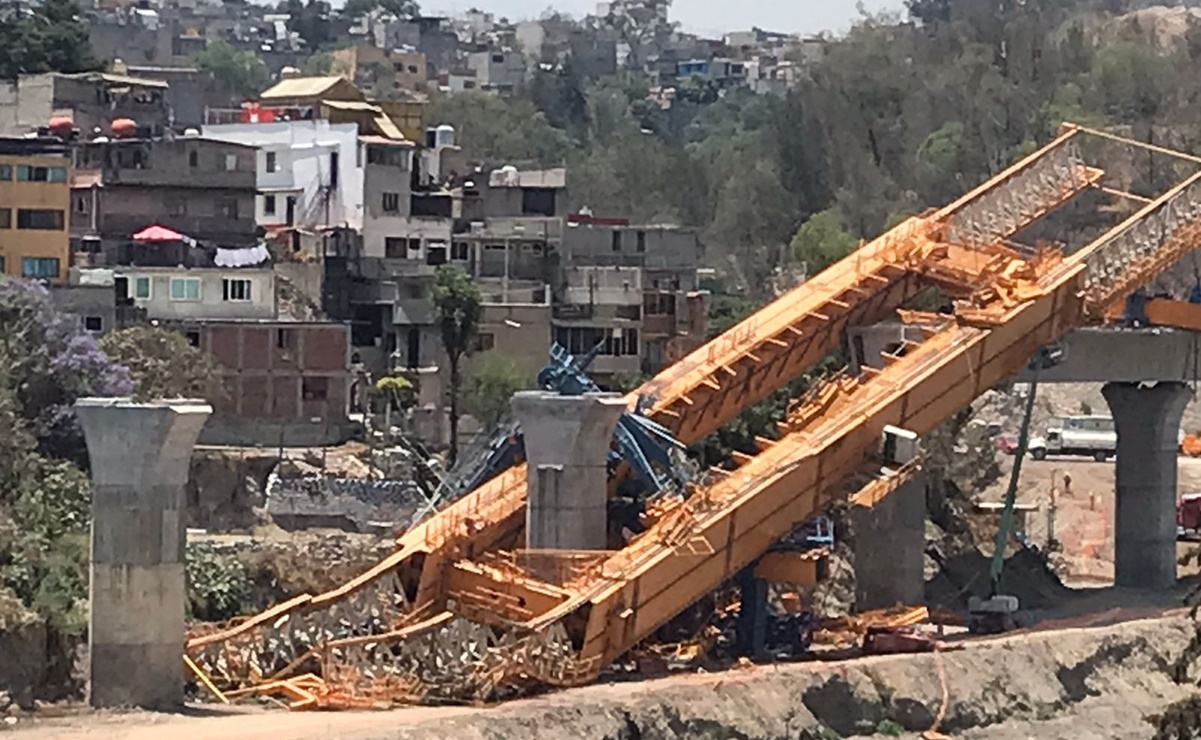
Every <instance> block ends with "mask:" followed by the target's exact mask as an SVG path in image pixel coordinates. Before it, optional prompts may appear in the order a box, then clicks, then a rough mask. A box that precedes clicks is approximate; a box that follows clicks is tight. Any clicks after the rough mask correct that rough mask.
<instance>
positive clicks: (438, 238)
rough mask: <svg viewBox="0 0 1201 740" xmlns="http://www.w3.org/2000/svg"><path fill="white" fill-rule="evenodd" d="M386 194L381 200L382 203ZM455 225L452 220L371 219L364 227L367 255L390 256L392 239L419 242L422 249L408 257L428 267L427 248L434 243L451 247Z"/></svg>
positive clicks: (415, 217)
mask: <svg viewBox="0 0 1201 740" xmlns="http://www.w3.org/2000/svg"><path fill="white" fill-rule="evenodd" d="M382 198H383V196H382V194H380V197H379V198H378V200H380V202H382ZM453 226H454V224H453V222H452V221H451V219H449V218H427V217H418V216H379V217H368V218H367V219H366V221H365V222H364V224H363V254H364V255H365V256H367V257H376V258H382V257H384V256H385V255H386V254H387V253H388V252H387V243H388V239H390V238H395V239H408V240H412V239H418V240H420V241H421V246H420V249H418V250H416V251H413V250H410V249H406V254H408V255H412V256H413V259H412V260H410V261H412V262H415V263H416V264H417V265H424V264H425V261H426V256H427V251H426V249H427V247H428V246H429V245H430V243H431V242H437V243H439V244H441V245H445V246H446V247H447V248H449V247H450V237H451V230H452V228H453Z"/></svg>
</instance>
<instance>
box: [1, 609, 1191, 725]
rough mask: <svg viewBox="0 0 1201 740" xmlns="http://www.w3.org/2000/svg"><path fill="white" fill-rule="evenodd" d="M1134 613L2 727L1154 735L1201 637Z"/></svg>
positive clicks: (1187, 627) (1183, 689) (1170, 620)
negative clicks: (547, 683)
mask: <svg viewBox="0 0 1201 740" xmlns="http://www.w3.org/2000/svg"><path fill="white" fill-rule="evenodd" d="M1130 616H1131V614H1130V613H1125V614H1123V613H1120V612H1115V613H1111V614H1110V615H1109V616H1108V617H1107V620H1109V621H1117V622H1118V623H1117V624H1108V625H1106V626H1104V627H1088V628H1081V627H1079V626H1073V625H1072V624H1071V623H1060V624H1055V625H1053V626H1055V627H1057V628H1058V629H1057V630H1056V631H1053V632H1052V631H1046V630H1033V631H1026V632H1021V633H1016V634H1011V635H1007V636H1004V637H999V638H989V639H977V640H973V641H972V642H971V643H969V644H968V645H967V646H966V647H965V648H964V649H962V650H958V651H950V652H942V653H935V654H924V655H900V656H879V657H871V658H861V659H858V660H852V661H846V662H842V663H837V664H832V663H821V662H811V663H798V664H790V665H772V666H761V667H753V668H749V669H745V670H736V671H730V672H726V673H720V674H707V673H694V674H687V675H678V676H673V677H670V678H665V679H659V680H654V681H646V682H642V683H616V684H608V685H596V686H590V687H586V688H582V689H576V690H572V691H563V692H557V693H552V694H548V695H546V696H543V697H538V698H533V699H527V700H522V701H516V702H511V703H508V704H504V705H502V706H499V707H494V708H418V709H403V710H396V711H390V712H380V713H363V712H346V713H331V714H289V713H287V712H283V711H278V710H277V711H264V710H262V709H257V708H250V709H243V708H233V709H230V708H211V707H193V708H190V709H189V710H187V711H186V712H184V713H181V714H156V713H149V712H132V713H125V714H119V713H97V714H89V715H86V716H67V717H59V718H44V717H43V718H39V719H37V720H32V721H31V720H28V719H24V718H22V719H20V720H18V721H17V722H16V724H15V725H11V726H6V725H4V724H2V723H0V736H5V735H7V736H8V737H12V738H13V739H14V740H51V738H56V739H57V738H63V739H64V740H75V739H77V738H89V737H112V738H124V739H126V740H157V739H158V738H164V737H169V738H172V740H201V739H202V738H218V737H219V738H225V739H228V740H250V739H251V738H271V739H272V740H290V739H292V738H308V737H331V738H333V737H336V738H361V739H362V740H374V739H376V738H379V739H381V740H382V739H383V738H395V739H396V740H443V739H444V738H467V739H470V740H503V739H505V738H546V739H547V740H560V739H563V740H567V738H571V739H572V740H592V739H594V738H595V739H596V740H601V738H604V739H605V740H635V738H639V739H641V740H677V739H678V740H683V739H684V738H748V739H750V738H754V739H755V740H777V739H778V740H784V738H789V740H794V739H796V738H801V739H802V740H806V739H807V740H815V739H816V738H829V737H851V736H869V737H870V736H898V734H897V731H898V730H903V731H905V732H907V733H911V734H904V735H900V736H904V737H917V735H915V734H912V733H921V732H924V731H926V730H928V729H931V728H932V727H933V726H937V727H938V728H939V729H940V730H941V731H942V732H945V733H947V734H948V735H951V736H954V737H965V738H977V737H978V738H985V737H987V738H999V739H1000V740H1019V739H1022V740H1024V739H1025V738H1031V737H1038V738H1064V740H1067V738H1073V740H1078V739H1080V738H1147V737H1149V736H1150V734H1151V727H1150V725H1149V724H1148V723H1147V721H1146V718H1147V717H1148V716H1150V715H1152V714H1154V713H1155V712H1158V711H1160V710H1162V708H1163V707H1164V706H1165V705H1166V704H1167V703H1169V702H1171V701H1174V700H1176V699H1180V698H1183V697H1184V696H1187V695H1188V694H1189V692H1190V691H1192V690H1193V689H1192V687H1190V686H1188V685H1183V686H1182V685H1178V684H1175V683H1174V682H1173V681H1172V680H1171V679H1170V677H1169V675H1168V672H1167V667H1168V666H1169V665H1170V664H1171V663H1172V661H1174V660H1175V658H1176V656H1178V655H1179V654H1180V651H1181V650H1182V649H1183V648H1184V646H1185V645H1186V643H1187V642H1188V640H1189V637H1190V636H1191V635H1192V634H1193V631H1194V628H1193V625H1192V623H1191V622H1190V621H1189V620H1187V619H1184V618H1182V617H1181V616H1179V615H1175V614H1173V615H1169V616H1161V617H1158V618H1155V619H1143V620H1136V621H1123V620H1124V619H1127V618H1129V617H1130ZM1093 621H1096V620H1093ZM1101 621H1102V622H1104V621H1106V619H1103V620H1101ZM6 728H7V730H8V732H7V733H6V732H5V729H6ZM877 733H883V734H881V735H877Z"/></svg>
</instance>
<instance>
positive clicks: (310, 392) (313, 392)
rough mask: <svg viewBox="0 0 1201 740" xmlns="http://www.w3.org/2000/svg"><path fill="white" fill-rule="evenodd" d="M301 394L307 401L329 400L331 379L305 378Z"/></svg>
mask: <svg viewBox="0 0 1201 740" xmlns="http://www.w3.org/2000/svg"><path fill="white" fill-rule="evenodd" d="M300 392H301V394H303V395H304V400H306V401H324V400H326V399H327V398H329V378H304V379H303V380H302V381H301V382H300Z"/></svg>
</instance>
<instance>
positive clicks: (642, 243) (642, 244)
mask: <svg viewBox="0 0 1201 740" xmlns="http://www.w3.org/2000/svg"><path fill="white" fill-rule="evenodd" d="M638 251H639V252H645V251H646V232H645V231H639V232H638Z"/></svg>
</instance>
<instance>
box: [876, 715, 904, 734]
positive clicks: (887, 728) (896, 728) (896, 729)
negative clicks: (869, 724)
mask: <svg viewBox="0 0 1201 740" xmlns="http://www.w3.org/2000/svg"><path fill="white" fill-rule="evenodd" d="M876 734H877V735H884V736H885V737H901V736H902V735H904V734H905V728H904V727H903V726H901V725H899V724H897V723H896V722H893V721H892V720H890V719H882V720H880V723H879V724H878V725H876Z"/></svg>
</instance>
